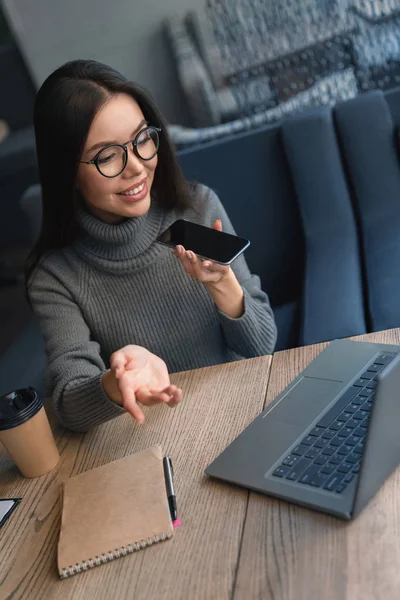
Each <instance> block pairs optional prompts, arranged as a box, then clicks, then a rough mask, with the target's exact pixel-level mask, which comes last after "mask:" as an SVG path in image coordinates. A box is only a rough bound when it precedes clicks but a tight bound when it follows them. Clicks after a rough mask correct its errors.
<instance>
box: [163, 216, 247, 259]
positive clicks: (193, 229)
mask: <svg viewBox="0 0 400 600" xmlns="http://www.w3.org/2000/svg"><path fill="white" fill-rule="evenodd" d="M157 241H158V242H159V243H160V244H164V245H165V246H170V247H171V248H175V246H178V245H181V246H183V247H184V248H185V250H191V251H192V252H194V253H195V254H197V255H198V256H200V257H201V258H205V259H209V260H212V261H214V262H216V263H219V264H221V265H230V264H231V262H233V261H234V260H235V258H237V257H238V256H239V254H241V253H242V252H243V251H244V250H246V248H248V247H249V246H250V242H249V240H246V239H244V238H241V237H238V236H237V235H232V234H231V233H225V232H224V231H216V230H215V229H211V227H205V226H204V225H198V224H197V223H192V222H191V221H186V220H185V219H178V221H175V223H172V225H171V226H170V227H168V229H166V230H165V231H164V232H163V233H162V234H161V235H160V236H159V237H158V238H157Z"/></svg>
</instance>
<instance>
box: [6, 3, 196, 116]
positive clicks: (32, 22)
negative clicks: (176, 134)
mask: <svg viewBox="0 0 400 600" xmlns="http://www.w3.org/2000/svg"><path fill="white" fill-rule="evenodd" d="M203 6H204V1H203V0H68V1H62V2H61V1H60V0H2V7H3V10H4V13H5V16H6V18H7V20H8V21H9V23H10V25H11V27H12V30H13V34H14V37H15V38H16V41H17V43H18V45H19V48H20V50H21V52H22V54H23V56H24V59H25V62H26V65H27V67H28V69H29V71H30V73H31V75H32V78H33V81H34V83H35V85H36V86H39V85H40V84H41V83H42V82H43V80H44V79H45V78H46V76H47V75H48V74H49V73H50V72H51V71H52V70H54V69H55V68H56V67H57V66H59V65H61V64H62V63H64V62H66V61H67V60H72V59H76V58H94V59H96V60H99V61H101V62H105V63H106V64H110V65H111V66H113V67H115V68H116V69H118V70H119V71H121V72H122V73H123V74H124V75H126V76H127V77H129V78H132V79H135V80H137V81H138V82H140V83H142V84H143V85H144V86H146V87H148V88H149V89H150V90H151V92H152V94H153V96H154V97H155V99H156V101H157V103H158V104H159V106H160V108H161V110H162V111H163V112H164V114H165V115H166V117H167V118H168V120H169V121H171V122H179V123H183V124H187V123H188V122H189V115H188V109H187V105H186V103H185V100H184V98H183V94H182V91H181V88H180V87H179V85H176V80H177V77H176V67H175V65H174V60H173V57H172V53H171V49H170V47H169V46H168V43H167V40H166V37H165V34H164V31H163V27H162V24H163V22H164V19H165V18H166V17H169V16H172V15H174V14H182V13H183V14H184V13H186V12H187V11H189V10H191V9H194V8H195V9H196V11H200V12H201V11H202V10H203Z"/></svg>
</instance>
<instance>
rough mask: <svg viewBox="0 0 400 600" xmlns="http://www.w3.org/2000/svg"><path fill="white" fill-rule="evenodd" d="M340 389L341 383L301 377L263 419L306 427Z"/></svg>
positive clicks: (341, 387)
mask: <svg viewBox="0 0 400 600" xmlns="http://www.w3.org/2000/svg"><path fill="white" fill-rule="evenodd" d="M342 389H343V382H342V381H334V380H331V379H318V378H316V377H303V378H302V379H300V380H299V382H298V383H297V384H296V385H295V387H294V388H292V389H291V390H290V391H289V392H288V393H287V394H286V396H284V397H283V398H282V400H281V401H280V402H279V403H278V404H277V405H276V406H275V407H274V408H273V409H272V410H271V411H270V412H269V413H267V415H265V417H268V419H273V420H275V419H278V420H279V421H283V422H286V423H294V424H296V425H304V426H305V427H307V425H310V424H311V422H312V421H313V420H314V419H315V418H316V417H317V416H318V415H319V414H320V412H322V411H323V410H324V408H325V407H326V406H328V404H330V403H331V402H332V400H333V399H334V398H335V397H336V396H337V395H338V394H339V392H341V390H342Z"/></svg>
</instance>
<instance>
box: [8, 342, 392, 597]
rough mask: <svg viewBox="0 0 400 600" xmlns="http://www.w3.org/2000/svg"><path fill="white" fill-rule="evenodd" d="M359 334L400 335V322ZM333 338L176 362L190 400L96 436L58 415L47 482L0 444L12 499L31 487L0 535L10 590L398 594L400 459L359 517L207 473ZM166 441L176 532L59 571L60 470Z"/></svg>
mask: <svg viewBox="0 0 400 600" xmlns="http://www.w3.org/2000/svg"><path fill="white" fill-rule="evenodd" d="M359 339H368V340H376V341H382V342H387V343H400V330H391V331H387V332H382V333H377V334H371V335H368V336H362V338H359ZM324 346H325V344H319V345H316V346H309V347H305V348H298V349H295V350H289V351H285V352H279V353H276V354H275V355H274V357H273V359H271V357H260V358H256V359H251V360H247V361H241V362H237V363H231V364H228V365H219V366H216V367H210V368H206V369H199V370H196V371H188V372H185V373H180V374H177V375H175V376H174V377H173V380H174V382H175V383H178V384H179V385H181V386H182V387H183V388H184V390H185V400H184V401H183V402H182V403H181V405H180V406H179V407H177V408H176V409H173V410H169V409H166V408H165V407H156V408H152V409H149V410H147V411H146V423H145V425H144V426H138V425H136V424H134V423H133V422H132V420H131V418H130V416H129V415H124V416H122V417H119V418H118V419H115V420H113V421H110V422H109V423H106V424H104V425H102V426H101V427H99V428H97V429H95V430H94V431H92V432H90V433H87V434H72V433H69V432H66V431H65V430H62V429H61V428H59V427H58V426H57V425H56V424H53V429H54V432H55V435H56V439H57V443H58V446H59V449H60V452H61V457H62V459H61V463H60V466H59V467H58V468H57V469H55V470H54V471H53V472H52V473H49V474H48V475H46V476H43V477H40V478H38V479H35V480H26V479H24V478H23V477H22V476H20V475H19V473H18V471H17V469H16V468H15V467H14V466H13V464H12V462H11V460H10V459H9V458H8V457H7V456H6V454H5V453H4V452H3V451H2V450H0V497H22V498H23V501H22V502H21V504H20V506H19V507H18V508H17V510H16V511H15V512H14V513H13V515H12V517H11V518H10V520H9V521H8V523H7V524H6V525H5V526H4V527H3V529H2V530H1V533H0V600H3V599H6V598H13V599H17V598H23V599H28V600H43V599H44V600H53V599H60V600H61V599H62V600H68V599H71V600H72V599H73V600H91V599H92V598H93V599H96V600H102V599H106V598H107V599H108V598H112V599H116V600H120V599H131V598H132V599H133V598H135V600H136V599H139V600H141V599H142V598H143V599H145V598H146V599H150V600H151V599H153V598H154V599H158V598H166V599H173V600H177V599H182V600H192V599H195V600H197V599H198V598H199V599H203V598H204V599H207V600H208V599H216V600H224V599H228V598H229V599H231V598H234V599H236V600H237V599H242V598H243V599H246V600H247V599H253V598H260V599H261V598H262V599H263V600H281V599H282V600H292V599H293V600H303V599H304V600H306V599H307V600H314V599H315V600H330V599H334V600H359V599H360V600H369V599H371V600H379V599H380V598H385V600H391V599H393V600H394V599H396V600H398V598H399V594H400V569H399V565H400V500H399V498H398V490H400V473H399V470H398V471H397V472H396V473H394V474H393V475H392V477H391V478H390V479H389V480H388V481H387V482H386V484H385V485H384V486H383V487H382V489H381V490H380V492H379V493H378V494H377V496H376V497H375V498H374V499H373V500H372V501H371V503H370V505H369V506H368V507H367V508H366V509H365V510H364V511H363V512H362V513H361V515H360V516H359V517H358V519H357V520H356V521H354V522H352V523H346V522H342V521H340V520H338V519H335V518H333V517H327V516H324V515H320V514H318V513H314V512H312V511H309V510H307V509H303V508H300V507H296V506H294V505H290V504H288V503H285V502H280V501H278V500H275V499H272V498H268V497H266V496H262V495H258V494H255V493H253V492H248V491H246V490H244V489H241V488H238V487H234V486H230V485H227V484H224V483H220V482H218V481H213V480H211V479H208V478H207V477H206V476H205V475H204V469H205V467H206V466H207V465H208V464H209V463H210V462H211V461H212V460H213V459H214V458H215V457H216V456H217V455H218V454H219V453H220V452H221V451H222V450H223V449H224V448H225V447H226V446H227V445H228V444H229V443H230V442H231V441H232V440H233V439H234V438H235V437H236V436H237V435H238V434H239V433H240V432H241V431H242V430H243V429H244V428H245V427H246V426H247V425H248V424H249V423H250V422H251V421H252V420H253V419H254V418H255V417H256V416H257V415H258V414H259V413H260V412H261V411H262V409H263V408H264V406H265V405H266V404H267V403H269V402H270V401H272V400H273V399H274V398H275V397H276V396H277V394H278V393H279V392H280V391H281V390H282V389H283V388H284V387H285V386H286V385H287V384H288V383H289V382H290V381H291V380H292V379H293V378H294V377H295V376H296V375H297V374H298V372H299V371H300V370H301V369H303V368H304V367H305V366H306V365H307V364H308V363H309V362H310V361H311V360H312V358H314V357H315V356H316V355H317V354H318V352H320V351H321V350H322V349H323V348H324ZM271 362H272V368H271V370H270V367H271ZM155 443H160V444H161V445H162V447H163V450H164V451H165V452H166V453H168V454H170V455H171V456H172V458H173V460H174V468H175V478H176V482H175V483H176V488H177V500H178V509H179V516H180V518H181V520H182V526H181V527H180V528H178V529H176V531H175V536H174V539H173V540H171V541H168V542H166V543H165V544H161V545H159V546H155V547H152V548H149V549H146V550H144V551H141V552H139V553H138V554H134V555H130V556H128V557H126V558H121V559H120V560H117V561H115V562H113V563H111V564H106V565H102V566H101V567H99V568H96V569H93V570H92V571H90V572H87V573H82V574H80V575H77V576H74V577H72V578H71V579H68V580H65V581H61V580H60V579H59V577H58V574H57V570H56V551H57V542H58V534H59V525H60V506H59V486H60V482H61V481H63V480H65V479H66V478H67V477H69V476H70V475H75V474H77V473H80V472H82V471H85V470H88V469H91V468H93V467H96V466H99V465H101V464H105V463H107V462H110V461H111V460H115V459H117V458H120V457H122V456H124V455H126V454H131V453H133V452H136V451H139V450H142V449H144V448H146V447H148V446H150V445H152V444H155Z"/></svg>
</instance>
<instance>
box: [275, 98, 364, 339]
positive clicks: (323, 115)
mask: <svg viewBox="0 0 400 600" xmlns="http://www.w3.org/2000/svg"><path fill="white" fill-rule="evenodd" d="M282 133H283V140H284V145H285V150H286V154H287V156H288V159H289V164H290V167H291V172H292V177H293V181H294V183H295V187H296V191H297V200H298V205H299V209H300V213H301V218H302V223H303V231H304V236H305V242H306V243H305V247H306V268H305V275H304V288H303V295H302V306H303V311H302V313H303V315H302V331H301V337H300V343H301V344H303V345H307V344H313V343H316V342H320V341H322V340H331V339H334V338H342V337H346V336H350V335H355V334H361V333H365V332H366V324H365V316H364V301H363V287H362V273H361V262H360V253H359V244H358V238H357V228H356V222H355V218H354V213H353V210H352V204H351V198H350V193H349V190H348V187H347V184H346V178H345V173H344V170H343V165H342V162H341V157H340V152H339V146H338V143H337V138H336V134H335V129H334V125H333V118H332V110H331V109H330V108H327V107H320V108H316V109H314V110H312V111H306V112H305V113H304V114H302V115H296V116H295V117H293V118H290V119H287V121H285V122H284V123H283V125H282Z"/></svg>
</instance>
